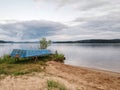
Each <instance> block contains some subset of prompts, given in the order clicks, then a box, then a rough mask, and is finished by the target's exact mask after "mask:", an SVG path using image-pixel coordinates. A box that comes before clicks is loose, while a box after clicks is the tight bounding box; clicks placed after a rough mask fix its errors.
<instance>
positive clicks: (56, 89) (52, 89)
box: [47, 80, 67, 90]
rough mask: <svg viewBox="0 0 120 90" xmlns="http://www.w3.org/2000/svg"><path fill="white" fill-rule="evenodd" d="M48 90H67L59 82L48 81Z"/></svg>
mask: <svg viewBox="0 0 120 90" xmlns="http://www.w3.org/2000/svg"><path fill="white" fill-rule="evenodd" d="M47 86H48V90H67V88H66V87H65V85H64V84H61V83H59V82H57V81H53V80H47Z"/></svg>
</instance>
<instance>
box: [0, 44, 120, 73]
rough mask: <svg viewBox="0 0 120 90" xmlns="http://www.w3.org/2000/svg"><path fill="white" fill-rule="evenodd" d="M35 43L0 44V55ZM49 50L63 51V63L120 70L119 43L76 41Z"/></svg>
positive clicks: (36, 45)
mask: <svg viewBox="0 0 120 90" xmlns="http://www.w3.org/2000/svg"><path fill="white" fill-rule="evenodd" d="M38 47H39V44H37V43H31V44H30V43H22V44H11V43H7V44H2V43H1V44H0V56H3V55H4V54H10V53H11V51H12V50H13V49H18V48H25V49H26V48H31V49H37V48H38ZM48 48H49V49H50V50H52V51H53V52H54V51H56V50H57V51H58V52H59V53H63V54H64V55H65V57H66V60H65V64H70V65H74V66H82V67H89V68H96V69H103V70H109V71H114V72H120V43H116V44H114V43H109V44H105V43H76V44H52V45H51V46H50V47H48Z"/></svg>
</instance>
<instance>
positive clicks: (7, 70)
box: [0, 54, 59, 76]
mask: <svg viewBox="0 0 120 90" xmlns="http://www.w3.org/2000/svg"><path fill="white" fill-rule="evenodd" d="M58 56H59V54H55V55H54V54H53V55H48V56H42V57H38V60H37V61H36V62H35V60H34V59H31V58H25V59H24V58H21V59H19V60H16V59H15V58H12V57H10V56H9V55H5V56H3V57H2V58H0V75H15V76H16V75H24V74H28V73H32V72H41V71H44V69H45V68H43V66H46V65H47V64H46V62H47V61H50V60H57V59H59V58H58Z"/></svg>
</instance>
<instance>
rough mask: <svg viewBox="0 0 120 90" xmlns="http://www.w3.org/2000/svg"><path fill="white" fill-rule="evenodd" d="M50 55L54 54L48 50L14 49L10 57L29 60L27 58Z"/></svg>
mask: <svg viewBox="0 0 120 90" xmlns="http://www.w3.org/2000/svg"><path fill="white" fill-rule="evenodd" d="M49 54H52V52H51V51H50V50H47V49H13V51H12V53H11V54H10V56H11V57H17V58H27V57H37V56H43V55H49Z"/></svg>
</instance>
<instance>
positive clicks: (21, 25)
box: [0, 21, 66, 40]
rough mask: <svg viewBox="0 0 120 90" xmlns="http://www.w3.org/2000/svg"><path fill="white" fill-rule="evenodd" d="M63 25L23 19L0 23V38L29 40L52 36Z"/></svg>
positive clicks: (62, 27) (63, 26)
mask: <svg viewBox="0 0 120 90" xmlns="http://www.w3.org/2000/svg"><path fill="white" fill-rule="evenodd" d="M64 28H66V26H65V25H63V24H61V23H57V22H50V21H24V22H16V23H8V24H0V39H5V37H6V39H8V40H9V39H13V38H14V40H31V39H39V38H41V37H47V36H52V35H54V34H57V32H59V31H60V30H62V29H64Z"/></svg>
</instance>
